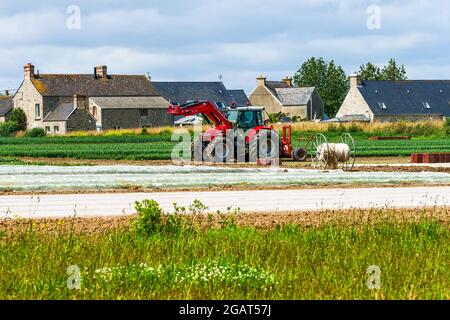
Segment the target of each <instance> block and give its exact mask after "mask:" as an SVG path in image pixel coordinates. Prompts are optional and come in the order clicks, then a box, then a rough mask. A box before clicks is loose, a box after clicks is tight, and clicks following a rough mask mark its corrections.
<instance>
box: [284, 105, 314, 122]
mask: <svg viewBox="0 0 450 320" xmlns="http://www.w3.org/2000/svg"><path fill="white" fill-rule="evenodd" d="M307 109H308V108H307V106H306V105H303V106H283V107H282V109H281V111H282V112H283V113H286V114H287V115H289V116H298V117H300V119H302V120H303V119H306V118H307V117H308V110H307Z"/></svg>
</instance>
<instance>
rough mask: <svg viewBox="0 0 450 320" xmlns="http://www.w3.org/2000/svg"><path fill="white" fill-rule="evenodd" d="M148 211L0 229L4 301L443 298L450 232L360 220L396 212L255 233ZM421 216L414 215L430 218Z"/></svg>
mask: <svg viewBox="0 0 450 320" xmlns="http://www.w3.org/2000/svg"><path fill="white" fill-rule="evenodd" d="M155 210H156V211H157V209H155V207H154V206H153V207H152V205H150V206H144V209H142V210H141V211H140V212H141V214H140V218H138V219H137V220H133V224H132V226H133V227H130V225H129V223H128V222H127V225H125V226H123V225H122V226H119V225H113V226H112V227H107V228H102V227H101V226H102V223H100V222H99V221H96V223H95V227H91V228H90V229H83V228H81V229H80V228H79V226H78V225H77V221H75V220H57V221H53V222H49V221H41V222H33V221H18V222H11V221H9V222H8V223H3V224H0V226H1V227H2V228H1V229H0V250H1V255H0V272H1V274H2V277H1V278H0V298H2V299H11V298H12V299H29V298H33V299H75V298H76V299H450V292H449V287H450V282H449V281H450V278H449V275H450V265H449V260H448V257H449V255H450V247H449V246H448V245H447V244H448V243H449V241H450V230H449V228H448V223H447V224H446V223H444V222H439V220H438V219H431V218H430V219H427V218H417V219H412V220H411V219H409V220H403V221H402V220H397V221H394V220H392V219H384V218H383V219H379V220H378V221H377V219H375V221H372V222H370V221H369V220H365V219H368V218H369V217H371V218H373V217H375V218H376V217H381V216H383V217H387V218H389V217H391V218H392V217H394V216H396V215H398V214H399V213H398V212H394V210H389V209H380V210H372V211H370V212H369V214H368V213H367V212H362V211H359V212H353V214H356V216H355V217H356V219H355V220H354V221H356V223H349V221H346V220H343V221H341V222H337V221H333V220H331V221H326V219H324V220H323V221H322V222H319V223H317V221H316V222H312V221H311V223H312V224H310V223H309V222H308V221H306V222H305V221H303V222H299V223H287V224H282V223H280V224H275V225H271V226H270V227H267V226H266V227H264V226H263V227H258V226H254V225H247V226H246V225H242V224H240V221H239V219H240V218H239V216H236V215H233V214H231V215H221V216H219V218H217V217H215V218H214V219H213V218H211V217H210V216H208V217H207V218H203V223H202V224H197V223H194V222H193V220H192V215H191V216H189V217H185V218H184V219H183V220H180V219H178V218H173V219H167V218H164V217H161V216H160V215H158V214H155V212H156V211H155ZM430 210H434V209H430ZM419 211H420V210H418V211H417V212H415V213H414V212H413V213H412V215H415V214H417V216H420V215H425V214H426V213H430V212H424V211H423V210H422V212H419ZM431 213H433V212H431ZM443 214H444V216H447V217H448V212H447V213H445V212H443ZM194 216H195V215H194ZM320 216H327V217H328V218H329V217H334V216H341V217H346V216H347V213H344V214H337V213H336V212H335V213H334V214H333V215H330V214H328V215H320ZM348 216H350V215H348ZM363 216H365V219H362V218H363ZM308 217H309V215H305V216H304V217H303V219H306V220H308ZM161 219H163V220H161ZM270 219H271V220H273V219H274V217H273V216H272V217H270ZM255 220H257V219H255V218H253V219H252V222H254V221H255ZM362 220H364V223H361V222H362ZM79 221H80V220H78V222H79ZM212 221H214V222H212ZM447 222H448V221H447ZM269 225H270V224H269ZM73 265H76V266H77V267H71V268H69V269H68V267H69V266H73ZM372 265H376V266H378V267H379V268H380V271H381V275H380V281H381V282H380V288H379V289H374V290H370V289H369V288H368V287H367V285H366V284H367V280H368V277H369V275H368V274H367V269H368V267H369V266H372ZM78 268H79V269H78ZM78 270H79V275H80V278H81V280H80V282H77V281H73V280H74V279H80V278H78V274H77V272H78ZM68 271H69V273H68ZM68 281H69V285H70V286H72V288H73V287H74V286H76V284H77V283H80V289H79V290H78V289H73V290H70V289H68V287H67V282H68Z"/></svg>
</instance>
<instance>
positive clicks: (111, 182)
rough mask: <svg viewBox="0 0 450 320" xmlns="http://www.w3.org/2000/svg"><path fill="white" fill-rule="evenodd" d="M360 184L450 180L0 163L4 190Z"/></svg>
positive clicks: (445, 177)
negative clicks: (3, 164) (2, 164)
mask: <svg viewBox="0 0 450 320" xmlns="http://www.w3.org/2000/svg"><path fill="white" fill-rule="evenodd" d="M355 183H372V184H373V183H375V184H377V183H378V184H386V183H428V184H450V174H448V173H440V172H343V171H340V170H338V171H320V170H306V169H284V168H266V167H265V168H231V167H228V168H227V167H209V166H203V167H202V166H172V165H167V166H128V165H117V166H73V167H70V166H67V167H63V166H14V165H13V166H0V190H64V189H74V190H75V189H111V188H126V187H129V186H140V187H144V188H155V187H159V188H166V187H169V188H186V187H207V186H222V185H233V186H239V185H252V186H289V185H339V184H342V185H345V184H355Z"/></svg>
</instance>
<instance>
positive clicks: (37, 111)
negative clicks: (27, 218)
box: [34, 103, 41, 119]
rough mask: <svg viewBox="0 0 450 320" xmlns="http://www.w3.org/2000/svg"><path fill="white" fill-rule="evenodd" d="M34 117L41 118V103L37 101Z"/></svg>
mask: <svg viewBox="0 0 450 320" xmlns="http://www.w3.org/2000/svg"><path fill="white" fill-rule="evenodd" d="M34 117H35V119H40V118H41V106H40V105H39V103H36V104H35V105H34Z"/></svg>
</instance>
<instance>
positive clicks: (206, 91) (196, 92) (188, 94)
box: [152, 81, 233, 106]
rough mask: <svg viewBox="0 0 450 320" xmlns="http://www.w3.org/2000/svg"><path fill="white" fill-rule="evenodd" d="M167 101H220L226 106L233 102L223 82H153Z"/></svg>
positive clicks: (181, 102)
mask: <svg viewBox="0 0 450 320" xmlns="http://www.w3.org/2000/svg"><path fill="white" fill-rule="evenodd" d="M152 83H153V85H154V86H155V87H156V89H157V90H158V92H159V93H160V94H161V95H162V96H163V98H164V99H166V100H167V101H169V100H170V101H171V102H172V103H175V102H178V103H179V104H184V103H186V102H187V101H196V100H208V101H211V102H216V101H220V102H223V103H224V104H225V105H226V106H230V105H231V104H232V102H233V98H232V97H231V95H230V93H229V92H228V90H227V89H226V88H225V85H224V84H223V82H159V81H156V82H152Z"/></svg>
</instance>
